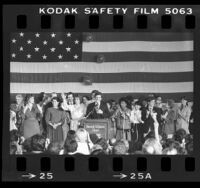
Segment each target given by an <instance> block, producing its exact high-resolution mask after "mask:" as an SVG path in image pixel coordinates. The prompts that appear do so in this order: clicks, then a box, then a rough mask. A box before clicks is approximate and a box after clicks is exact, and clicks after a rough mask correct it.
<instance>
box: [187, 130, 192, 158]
mask: <svg viewBox="0 0 200 188" xmlns="http://www.w3.org/2000/svg"><path fill="white" fill-rule="evenodd" d="M185 143H186V144H185V149H186V150H187V153H188V154H189V155H191V154H192V153H193V135H190V134H188V135H186V137H185Z"/></svg>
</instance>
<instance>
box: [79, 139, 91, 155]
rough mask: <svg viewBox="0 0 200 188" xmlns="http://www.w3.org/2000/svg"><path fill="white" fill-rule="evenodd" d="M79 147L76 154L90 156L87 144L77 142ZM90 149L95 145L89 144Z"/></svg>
mask: <svg viewBox="0 0 200 188" xmlns="http://www.w3.org/2000/svg"><path fill="white" fill-rule="evenodd" d="M77 144H78V147H77V151H76V153H81V154H83V155H90V150H89V148H88V144H87V143H86V142H77ZM89 147H90V148H92V147H93V144H92V143H89Z"/></svg>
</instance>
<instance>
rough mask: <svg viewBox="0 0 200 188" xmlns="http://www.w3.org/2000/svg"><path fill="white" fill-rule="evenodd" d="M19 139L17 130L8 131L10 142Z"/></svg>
mask: <svg viewBox="0 0 200 188" xmlns="http://www.w3.org/2000/svg"><path fill="white" fill-rule="evenodd" d="M18 141H19V132H18V131H17V130H12V131H10V142H18Z"/></svg>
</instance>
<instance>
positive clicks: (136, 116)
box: [130, 109, 142, 124]
mask: <svg viewBox="0 0 200 188" xmlns="http://www.w3.org/2000/svg"><path fill="white" fill-rule="evenodd" d="M141 118H142V113H141V110H135V109H134V110H132V111H131V117H130V120H131V122H132V123H134V124H138V123H140V120H141Z"/></svg>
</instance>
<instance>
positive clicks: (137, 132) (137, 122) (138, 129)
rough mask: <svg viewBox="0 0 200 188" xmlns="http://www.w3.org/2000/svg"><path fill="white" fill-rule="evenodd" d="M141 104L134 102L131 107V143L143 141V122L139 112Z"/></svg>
mask: <svg viewBox="0 0 200 188" xmlns="http://www.w3.org/2000/svg"><path fill="white" fill-rule="evenodd" d="M141 106H142V104H141V102H140V101H136V102H135V103H134V105H132V110H131V117H130V119H131V123H132V124H133V126H132V141H133V142H137V141H142V140H143V124H144V121H142V112H141V110H140V108H141Z"/></svg>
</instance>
